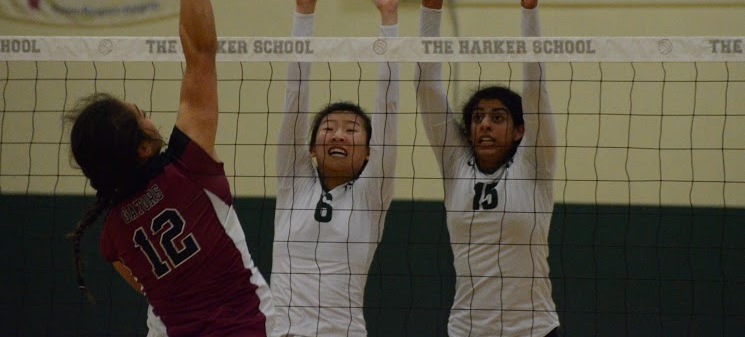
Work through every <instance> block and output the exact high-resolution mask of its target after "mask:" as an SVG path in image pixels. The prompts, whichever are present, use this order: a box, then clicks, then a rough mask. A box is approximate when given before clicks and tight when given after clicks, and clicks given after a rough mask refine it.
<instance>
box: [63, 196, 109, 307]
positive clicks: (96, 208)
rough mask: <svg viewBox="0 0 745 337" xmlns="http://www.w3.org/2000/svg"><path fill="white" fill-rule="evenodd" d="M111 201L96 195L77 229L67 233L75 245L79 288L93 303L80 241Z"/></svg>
mask: <svg viewBox="0 0 745 337" xmlns="http://www.w3.org/2000/svg"><path fill="white" fill-rule="evenodd" d="M109 205H110V201H109V199H107V198H105V197H102V196H100V195H99V196H97V197H96V203H95V204H93V205H92V206H91V207H90V208H88V210H87V211H86V212H85V214H84V215H83V218H82V219H80V221H79V222H78V223H77V225H75V229H73V230H72V232H70V233H68V234H67V238H68V239H70V240H72V247H73V255H74V258H75V272H76V273H77V278H78V289H80V291H81V292H82V293H83V295H84V296H85V297H86V298H87V299H88V302H90V303H91V304H95V303H96V299H95V297H93V293H91V291H90V290H88V288H87V287H86V285H85V280H84V279H83V265H84V264H85V261H83V258H82V257H81V256H80V241H81V239H82V237H83V233H85V231H86V230H87V229H88V227H90V225H91V224H93V223H94V222H96V220H97V219H98V217H100V216H101V214H103V212H104V211H105V210H106V209H107V208H108V207H109Z"/></svg>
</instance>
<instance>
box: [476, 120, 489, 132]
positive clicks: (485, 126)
mask: <svg viewBox="0 0 745 337" xmlns="http://www.w3.org/2000/svg"><path fill="white" fill-rule="evenodd" d="M478 126H479V128H480V129H483V130H489V129H491V121H490V120H489V118H483V119H481V121H479V124H478Z"/></svg>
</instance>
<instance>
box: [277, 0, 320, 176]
mask: <svg viewBox="0 0 745 337" xmlns="http://www.w3.org/2000/svg"><path fill="white" fill-rule="evenodd" d="M315 8H316V1H315V0H297V1H296V5H295V13H294V14H293V18H292V36H293V37H308V36H311V35H312V34H313V23H314V19H315V14H314V13H315ZM309 78H310V63H308V62H290V63H289V64H288V65H287V83H286V87H285V102H284V114H283V116H282V123H281V126H280V129H279V142H278V148H277V159H276V160H277V163H276V167H277V173H278V176H280V177H293V176H297V175H298V174H303V175H305V176H308V175H310V173H311V170H312V169H313V167H312V163H311V161H310V152H309V148H308V145H307V137H308V124H309V122H308V114H309V113H310V111H309V106H310V97H309V89H310V82H309Z"/></svg>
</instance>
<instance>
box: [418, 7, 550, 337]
mask: <svg viewBox="0 0 745 337" xmlns="http://www.w3.org/2000/svg"><path fill="white" fill-rule="evenodd" d="M537 5H538V1H537V0H523V1H522V7H523V8H522V10H521V11H522V32H523V35H525V36H538V35H539V26H538V9H537V8H536V7H537ZM441 8H442V0H423V1H422V8H421V13H420V19H421V21H420V35H421V36H422V37H437V36H439V30H440V16H441ZM441 70H442V67H441V64H440V63H419V64H418V67H417V69H416V75H415V78H416V79H417V81H416V82H415V85H416V89H417V101H418V104H419V106H420V107H421V112H422V120H423V122H424V125H425V129H426V132H427V136H428V138H429V141H430V143H431V145H432V147H433V150H434V152H435V157H436V158H437V160H438V164H439V166H440V169H441V171H442V175H443V178H444V179H443V181H444V188H445V209H446V211H447V225H448V230H449V233H450V241H451V247H452V249H453V255H454V263H455V273H456V285H455V287H456V291H455V299H454V303H453V306H452V308H451V311H450V318H449V322H448V333H449V335H450V336H452V337H464V336H490V337H491V336H510V337H513V336H514V337H518V336H519V337H525V336H536V337H543V336H558V326H559V319H558V315H557V314H556V308H555V304H554V301H553V299H552V297H551V281H550V280H549V267H548V262H547V257H548V231H549V226H550V222H551V213H552V211H553V176H554V166H555V160H556V159H555V153H554V152H555V145H556V131H555V126H554V124H555V122H554V118H553V116H552V112H551V107H550V106H549V101H548V93H547V91H546V88H545V85H544V81H543V79H544V75H545V70H546V69H545V67H544V65H543V64H540V63H525V64H524V66H523V75H524V80H525V81H524V82H523V89H522V97H521V96H520V95H519V94H517V93H515V92H513V91H511V90H510V89H508V88H504V87H498V86H491V87H485V88H479V90H478V91H476V93H474V94H473V95H472V96H471V97H470V99H469V100H468V102H467V103H466V104H465V106H464V108H463V113H462V114H455V113H453V111H451V110H450V106H449V104H448V102H447V94H446V92H445V90H444V89H443V86H442V83H441V81H442V80H441V76H442V75H441ZM461 125H462V127H461Z"/></svg>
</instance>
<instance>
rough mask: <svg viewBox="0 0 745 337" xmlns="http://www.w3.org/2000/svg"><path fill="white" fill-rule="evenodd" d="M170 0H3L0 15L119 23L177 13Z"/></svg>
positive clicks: (53, 21) (66, 22)
mask: <svg viewBox="0 0 745 337" xmlns="http://www.w3.org/2000/svg"><path fill="white" fill-rule="evenodd" d="M178 10H179V2H178V1H172V0H171V1H169V0H2V1H0V15H1V16H3V17H5V18H8V19H12V20H21V21H31V22H36V23H41V24H63V25H83V26H97V25H106V26H110V25H117V24H125V23H133V22H140V21H146V20H152V19H157V18H162V17H166V16H172V15H177V14H178Z"/></svg>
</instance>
